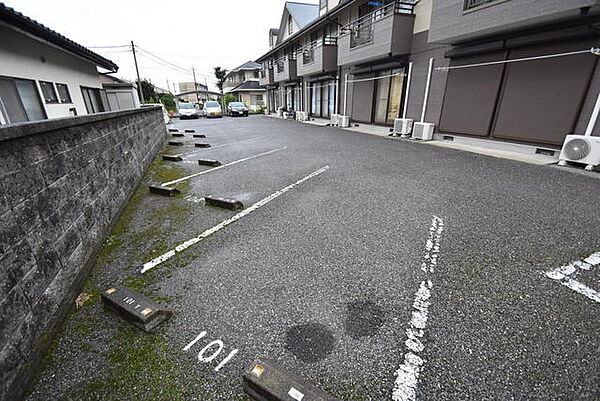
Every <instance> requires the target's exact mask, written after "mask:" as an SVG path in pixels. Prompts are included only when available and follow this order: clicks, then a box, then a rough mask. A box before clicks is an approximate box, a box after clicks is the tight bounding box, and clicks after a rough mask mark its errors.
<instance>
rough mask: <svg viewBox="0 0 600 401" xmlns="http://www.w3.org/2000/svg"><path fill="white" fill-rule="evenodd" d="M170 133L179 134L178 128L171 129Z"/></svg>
mask: <svg viewBox="0 0 600 401" xmlns="http://www.w3.org/2000/svg"><path fill="white" fill-rule="evenodd" d="M169 132H179V130H178V129H177V128H169Z"/></svg>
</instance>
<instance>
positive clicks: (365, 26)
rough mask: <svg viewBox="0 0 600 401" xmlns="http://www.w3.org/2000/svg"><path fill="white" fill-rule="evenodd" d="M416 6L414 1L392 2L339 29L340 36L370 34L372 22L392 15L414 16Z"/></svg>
mask: <svg viewBox="0 0 600 401" xmlns="http://www.w3.org/2000/svg"><path fill="white" fill-rule="evenodd" d="M416 4H417V1H415V0H408V1H406V0H405V1H394V2H393V3H390V4H387V5H385V6H383V7H379V8H378V9H376V10H374V11H372V12H370V13H369V14H367V15H365V16H363V17H360V18H358V19H356V20H354V21H352V22H350V23H348V24H346V25H344V26H342V27H341V28H340V34H342V35H345V34H348V33H352V34H354V35H358V34H360V33H361V31H362V33H363V34H364V33H367V34H368V33H372V32H370V31H372V25H373V22H375V21H378V20H380V19H383V18H386V17H388V16H390V15H394V14H411V15H412V14H414V8H415V5H416Z"/></svg>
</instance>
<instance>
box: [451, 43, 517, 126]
mask: <svg viewBox="0 0 600 401" xmlns="http://www.w3.org/2000/svg"><path fill="white" fill-rule="evenodd" d="M505 56H506V53H505V51H496V52H491V53H486V54H481V55H476V56H468V57H461V58H456V59H452V61H451V62H450V66H458V65H466V64H478V63H485V62H488V61H498V60H503V59H504V57H505ZM502 69H503V65H502V64H496V65H490V66H481V67H472V68H461V69H457V70H449V71H448V73H447V74H448V79H447V81H446V92H445V94H444V104H443V106H442V116H441V118H440V131H442V132H450V133H457V134H470V135H479V136H486V135H489V129H490V126H491V121H492V117H493V114H494V106H495V103H496V98H497V96H498V90H499V88H500V80H501V79H502Z"/></svg>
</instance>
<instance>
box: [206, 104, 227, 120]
mask: <svg viewBox="0 0 600 401" xmlns="http://www.w3.org/2000/svg"><path fill="white" fill-rule="evenodd" d="M204 115H205V116H206V118H210V117H223V110H222V109H221V105H219V102H215V101H213V100H211V101H210V102H206V103H204Z"/></svg>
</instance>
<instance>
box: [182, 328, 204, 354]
mask: <svg viewBox="0 0 600 401" xmlns="http://www.w3.org/2000/svg"><path fill="white" fill-rule="evenodd" d="M205 335H206V331H203V332H201V333H200V334H198V335H197V336H196V338H194V339H193V340H192V341H191V342H190V343H189V344H188V345H186V346H185V347H183V350H184V351H187V350H189V349H190V348H192V347H193V346H194V344H196V343H197V342H198V340H200V339H201V338H202V337H204V336H205Z"/></svg>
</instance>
